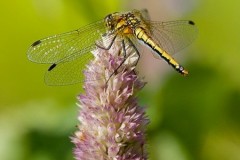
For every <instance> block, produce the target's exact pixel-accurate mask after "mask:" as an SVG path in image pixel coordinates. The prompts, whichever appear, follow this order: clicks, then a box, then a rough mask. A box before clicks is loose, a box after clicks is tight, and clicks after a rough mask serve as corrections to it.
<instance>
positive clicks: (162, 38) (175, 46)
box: [148, 20, 197, 54]
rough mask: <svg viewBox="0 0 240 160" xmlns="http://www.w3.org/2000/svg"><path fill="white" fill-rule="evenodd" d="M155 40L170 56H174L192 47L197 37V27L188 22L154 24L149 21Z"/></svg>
mask: <svg viewBox="0 0 240 160" xmlns="http://www.w3.org/2000/svg"><path fill="white" fill-rule="evenodd" d="M148 24H149V28H150V34H151V36H152V37H153V39H154V40H155V41H156V42H157V43H158V44H159V45H160V46H161V47H162V48H163V49H164V50H165V51H167V52H168V53H169V54H174V53H176V52H178V51H180V50H182V49H183V48H185V47H187V46H188V45H190V44H191V43H192V42H193V41H194V39H195V38H196V36H197V27H196V26H195V25H194V22H192V21H188V20H180V21H169V22H154V21H149V22H148Z"/></svg>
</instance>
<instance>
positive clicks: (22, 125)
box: [0, 0, 240, 160]
mask: <svg viewBox="0 0 240 160" xmlns="http://www.w3.org/2000/svg"><path fill="white" fill-rule="evenodd" d="M142 8H147V9H148V10H149V13H150V16H151V18H152V19H154V20H160V21H166V20H177V19H191V20H193V21H195V23H196V25H197V26H198V30H199V32H198V37H197V39H196V41H195V42H194V43H193V44H192V45H191V46H190V47H188V48H187V49H185V50H183V51H182V52H181V54H177V55H176V59H178V61H179V62H182V64H183V65H184V66H185V67H186V68H187V69H188V70H189V71H190V75H189V76H188V77H182V76H179V74H177V73H176V72H175V71H174V70H173V69H172V68H171V67H169V66H168V65H167V64H166V63H165V62H164V61H159V60H156V59H154V58H153V56H151V53H148V52H147V51H146V54H145V53H144V56H143V59H142V61H141V63H140V64H139V73H141V74H142V75H144V76H145V77H146V78H145V79H146V81H147V82H148V84H147V86H146V87H145V88H144V89H143V91H142V92H141V93H140V94H139V100H140V103H141V105H143V106H147V114H148V116H149V118H150V120H151V123H150V124H149V126H148V132H147V135H148V152H149V159H151V160H240V19H239V17H240V10H239V8H240V2H239V1H237V0H233V1H223V0H211V1H209V0H148V1H144V0H132V1H128V0H115V1H112V0H104V1H96V0H22V1H16V0H15V1H5V0H2V1H1V2H0V21H1V23H0V33H1V35H0V75H1V77H0V91H1V93H0V159H1V160H56V159H58V160H73V155H72V148H73V144H72V143H71V142H70V138H69V137H70V136H71V135H73V133H74V131H75V130H76V128H75V126H76V124H78V121H77V114H78V107H77V105H76V102H77V100H76V96H77V95H78V94H80V92H82V89H81V86H80V85H74V86H64V87H49V86H46V85H45V84H44V81H43V76H44V72H45V71H46V70H47V68H48V66H45V65H37V64H34V63H31V62H29V61H28V60H27V57H26V51H27V49H28V47H29V46H30V45H31V43H32V42H34V41H36V40H38V39H40V38H44V37H46V36H50V35H53V34H57V33H63V32H66V31H70V30H73V29H77V28H79V27H81V26H84V25H86V24H88V23H90V22H94V21H96V20H99V19H102V18H103V17H104V16H105V15H107V14H109V13H111V12H115V11H126V10H131V9H142Z"/></svg>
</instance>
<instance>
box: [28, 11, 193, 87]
mask: <svg viewBox="0 0 240 160" xmlns="http://www.w3.org/2000/svg"><path fill="white" fill-rule="evenodd" d="M148 17H149V16H148V15H147V11H146V10H143V11H138V10H133V11H130V12H124V13H119V12H115V13H112V14H109V15H107V16H106V17H105V18H104V19H103V20H100V21H97V22H95V23H92V24H89V25H87V26H85V27H81V28H79V29H77V30H73V31H70V32H67V33H63V34H58V35H54V36H51V37H47V38H45V39H41V40H38V41H36V42H34V43H33V44H32V45H31V47H30V48H29V50H28V53H27V55H28V58H29V60H31V61H33V62H36V63H47V64H51V66H50V67H49V69H48V71H47V73H46V75H45V82H46V83H47V84H48V85H68V84H75V83H78V82H82V81H83V79H84V77H83V76H84V75H83V72H82V71H83V70H84V69H85V65H86V64H87V63H88V62H89V61H90V60H91V59H92V58H93V55H92V53H90V51H92V50H94V49H96V47H100V48H102V47H101V46H100V45H99V44H97V43H96V41H97V40H99V39H101V37H103V36H105V37H106V36H109V37H111V39H109V46H108V47H107V48H105V49H110V48H111V46H112V44H113V43H114V41H115V39H116V38H120V39H121V41H122V44H123V46H124V44H125V43H128V44H132V46H133V47H134V49H136V52H137V54H138V59H139V58H140V54H139V52H138V50H137V47H136V45H139V44H145V45H146V46H148V47H149V48H150V50H152V51H153V54H154V56H155V57H156V58H159V59H164V60H165V61H166V62H167V63H168V64H170V65H171V66H172V67H173V68H174V69H175V70H176V71H178V72H179V73H181V74H182V75H187V74H188V71H187V70H185V69H184V68H183V67H182V66H181V65H180V64H179V63H178V62H177V61H176V60H175V59H174V58H173V57H172V56H171V55H172V54H174V53H176V52H178V51H180V50H181V49H183V48H185V47H186V46H188V45H189V44H190V43H192V41H193V40H194V39H195V37H196V33H197V29H196V27H195V24H194V22H193V21H188V20H179V21H169V22H159V21H151V20H150V19H149V18H148Z"/></svg>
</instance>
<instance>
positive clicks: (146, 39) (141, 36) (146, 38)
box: [134, 27, 188, 75]
mask: <svg viewBox="0 0 240 160" xmlns="http://www.w3.org/2000/svg"><path fill="white" fill-rule="evenodd" d="M134 35H135V36H136V38H137V39H138V40H140V41H142V42H143V43H144V44H146V45H147V46H149V47H150V48H151V49H152V50H153V51H154V54H155V57H157V58H162V59H164V60H165V61H166V62H167V63H168V64H170V65H171V66H172V67H173V68H174V69H175V70H176V71H178V72H179V73H181V74H182V75H187V74H188V71H187V70H185V69H184V68H183V67H182V66H181V65H180V64H179V63H178V62H177V61H176V60H175V59H174V58H173V57H172V56H171V55H169V54H168V53H167V52H166V51H165V50H163V49H162V48H161V47H160V46H159V45H158V44H157V43H156V42H155V41H154V40H153V38H151V36H150V35H148V34H147V32H146V31H145V30H144V29H143V28H141V27H137V28H135V30H134Z"/></svg>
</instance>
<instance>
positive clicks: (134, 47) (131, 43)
mask: <svg viewBox="0 0 240 160" xmlns="http://www.w3.org/2000/svg"><path fill="white" fill-rule="evenodd" d="M127 40H128V42H129V43H130V46H132V47H133V49H134V50H135V52H136V53H137V56H138V57H137V61H136V62H135V66H136V65H137V64H138V61H139V59H140V53H139V51H138V49H137V47H136V46H135V45H134V44H133V42H132V41H131V39H130V38H127Z"/></svg>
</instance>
